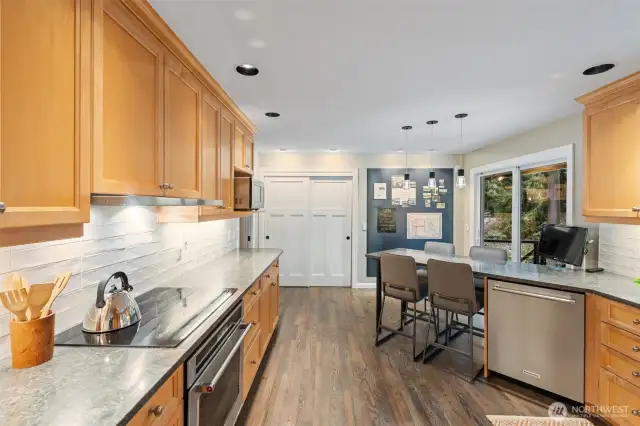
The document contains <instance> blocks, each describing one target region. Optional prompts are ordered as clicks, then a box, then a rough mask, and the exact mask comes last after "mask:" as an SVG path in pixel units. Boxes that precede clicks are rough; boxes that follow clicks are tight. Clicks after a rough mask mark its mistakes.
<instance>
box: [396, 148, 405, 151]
mask: <svg viewBox="0 0 640 426" xmlns="http://www.w3.org/2000/svg"><path fill="white" fill-rule="evenodd" d="M396 152H404V149H402V148H398V149H396Z"/></svg>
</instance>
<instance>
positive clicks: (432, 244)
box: [424, 241, 456, 257]
mask: <svg viewBox="0 0 640 426" xmlns="http://www.w3.org/2000/svg"><path fill="white" fill-rule="evenodd" d="M424 252H425V253H430V254H438V255H440V256H450V257H453V256H455V255H456V247H455V246H454V245H453V244H451V243H438V242H436V241H427V242H426V243H424Z"/></svg>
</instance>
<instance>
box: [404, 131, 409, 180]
mask: <svg viewBox="0 0 640 426" xmlns="http://www.w3.org/2000/svg"><path fill="white" fill-rule="evenodd" d="M408 132H409V130H405V131H404V173H405V174H406V173H408V172H409V133H408Z"/></svg>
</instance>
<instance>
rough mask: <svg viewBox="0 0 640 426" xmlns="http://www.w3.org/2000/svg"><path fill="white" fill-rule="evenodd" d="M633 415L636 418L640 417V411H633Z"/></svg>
mask: <svg viewBox="0 0 640 426" xmlns="http://www.w3.org/2000/svg"><path fill="white" fill-rule="evenodd" d="M631 414H633V415H634V416H640V410H631Z"/></svg>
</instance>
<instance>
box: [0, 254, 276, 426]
mask: <svg viewBox="0 0 640 426" xmlns="http://www.w3.org/2000/svg"><path fill="white" fill-rule="evenodd" d="M281 254H282V250H279V249H255V250H254V249H239V250H235V251H232V252H230V253H227V254H225V255H223V256H221V257H219V258H216V259H215V260H213V261H211V262H209V263H207V264H205V265H203V266H200V267H198V268H196V269H194V270H192V271H190V272H188V273H186V274H184V275H182V276H180V277H178V278H176V279H174V280H172V281H170V282H163V283H162V285H163V286H170V287H171V286H175V287H202V286H206V287H207V289H214V288H216V287H217V288H220V289H222V288H237V289H238V291H236V292H235V293H234V294H233V295H232V297H231V298H229V299H228V300H226V301H225V303H224V304H223V305H222V306H221V307H220V308H219V309H218V310H217V311H215V313H214V314H212V315H211V316H209V317H208V318H207V319H206V320H205V321H204V322H203V323H202V324H201V325H200V326H199V327H198V328H197V329H196V330H195V331H194V332H193V333H191V335H189V337H187V338H186V339H185V340H184V341H183V342H182V343H181V344H180V345H179V346H177V347H176V348H122V347H120V348H117V347H60V346H56V348H55V352H54V356H53V359H51V360H50V361H49V362H47V363H45V364H42V365H39V366H37V367H34V368H29V369H25V370H13V369H11V360H10V358H5V359H3V360H2V361H0V404H1V405H2V407H3V408H2V410H0V424H1V425H3V426H11V425H16V426H18V425H19V426H29V425H34V426H35V425H60V426H63V425H64V426H66V425H74V426H76V425H78V426H81V425H124V424H127V423H128V422H129V421H130V420H131V419H132V418H133V417H134V416H135V415H136V413H137V412H138V411H139V410H140V409H141V408H142V407H143V406H144V405H145V403H147V401H148V400H149V399H150V398H151V397H152V396H153V395H154V393H155V392H156V391H157V390H158V389H159V388H160V387H161V386H163V384H164V383H165V382H166V381H167V379H169V378H170V377H172V375H174V374H175V373H176V371H178V370H179V369H181V366H182V364H183V363H184V361H185V360H186V359H187V358H188V357H189V356H190V355H191V354H192V353H193V351H194V350H195V349H196V348H197V347H198V345H199V344H200V343H201V342H202V341H203V340H204V339H205V338H206V337H207V336H208V335H209V334H210V333H211V331H213V329H214V328H215V327H216V326H217V325H218V324H220V322H221V320H222V319H223V318H224V317H225V315H226V314H227V313H229V312H230V310H231V309H232V308H233V307H235V306H237V304H238V303H239V302H240V301H241V300H242V299H243V297H244V296H245V293H247V291H248V290H249V289H250V288H251V287H252V286H254V283H256V281H257V280H259V278H260V277H261V275H263V274H264V273H265V271H267V270H268V269H269V268H270V267H271V266H272V264H273V263H274V262H276V261H277V260H278V258H279V257H280V255H281ZM214 293H215V292H214ZM212 294H213V293H212ZM180 397H182V396H180Z"/></svg>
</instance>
